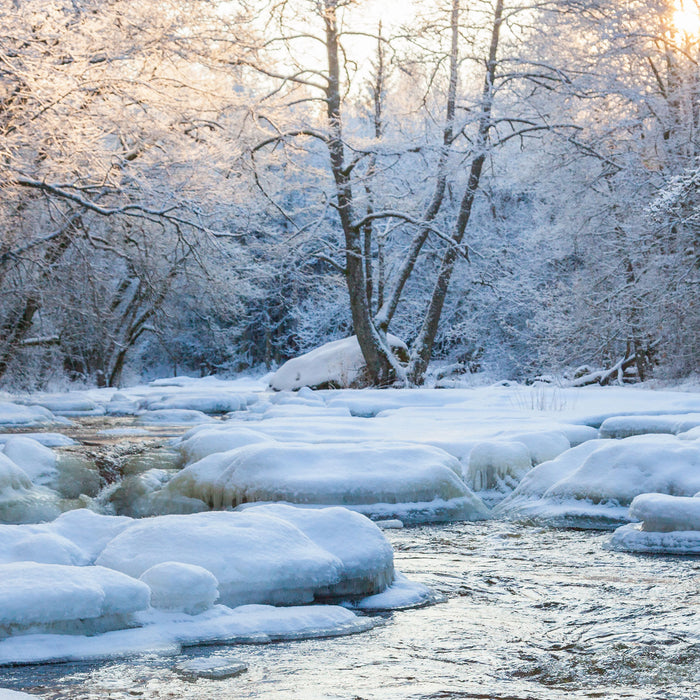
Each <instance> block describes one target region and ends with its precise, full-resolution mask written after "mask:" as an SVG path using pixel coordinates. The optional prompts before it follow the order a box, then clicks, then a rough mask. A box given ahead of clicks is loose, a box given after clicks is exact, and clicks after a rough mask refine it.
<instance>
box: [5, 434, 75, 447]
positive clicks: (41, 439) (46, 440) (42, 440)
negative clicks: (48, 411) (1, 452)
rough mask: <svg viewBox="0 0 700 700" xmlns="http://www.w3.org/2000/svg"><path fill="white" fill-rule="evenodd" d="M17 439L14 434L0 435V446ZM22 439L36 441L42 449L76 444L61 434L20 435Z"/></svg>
mask: <svg viewBox="0 0 700 700" xmlns="http://www.w3.org/2000/svg"><path fill="white" fill-rule="evenodd" d="M14 437H17V435H16V433H0V445H4V444H5V443H6V442H7V441H8V440H11V439H12V438H14ZM22 437H25V438H31V439H32V440H36V441H37V442H38V443H39V444H41V445H43V446H44V447H68V446H70V445H77V444H78V443H77V442H76V441H75V440H73V438H69V437H68V436H67V435H62V434H61V433H22Z"/></svg>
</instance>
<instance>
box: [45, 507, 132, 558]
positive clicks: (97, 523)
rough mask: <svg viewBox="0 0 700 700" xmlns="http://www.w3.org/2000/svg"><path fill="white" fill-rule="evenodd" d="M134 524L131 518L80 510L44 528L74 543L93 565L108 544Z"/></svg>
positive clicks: (64, 514)
mask: <svg viewBox="0 0 700 700" xmlns="http://www.w3.org/2000/svg"><path fill="white" fill-rule="evenodd" d="M132 523H133V520H131V518H125V517H117V516H114V515H99V514H97V513H93V512H92V511H91V510H88V509H87V508H79V509H77V510H71V511H68V512H67V513H63V514H62V515H60V516H59V517H58V518H56V520H54V521H53V522H52V523H49V524H48V525H45V526H43V527H44V528H45V529H50V531H51V532H54V533H56V534H57V535H61V536H62V537H65V538H66V539H68V540H70V541H71V542H73V543H74V544H75V545H76V546H77V547H79V548H80V550H81V551H82V552H84V553H85V555H86V556H87V557H88V561H89V562H90V563H93V562H94V561H95V559H97V557H98V556H99V554H100V553H101V552H102V550H103V549H104V548H105V546H106V545H107V543H108V542H109V541H110V540H111V539H113V538H114V537H116V536H117V535H118V534H119V533H120V532H122V531H123V530H125V529H126V528H127V527H129V525H131V524H132Z"/></svg>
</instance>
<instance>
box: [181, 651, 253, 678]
mask: <svg viewBox="0 0 700 700" xmlns="http://www.w3.org/2000/svg"><path fill="white" fill-rule="evenodd" d="M247 669H248V665H247V664H246V663H245V662H243V661H241V660H240V659H235V658H227V657H218V656H215V657H205V658H195V659H188V660H187V661H181V662H180V663H179V664H176V665H175V670H176V671H177V672H178V673H180V674H182V675H183V676H185V677H186V678H190V679H192V680H196V679H197V678H209V679H211V680H221V679H223V678H233V677H235V676H238V675H240V674H241V673H243V672H244V671H246V670H247Z"/></svg>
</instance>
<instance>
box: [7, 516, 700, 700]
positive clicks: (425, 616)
mask: <svg viewBox="0 0 700 700" xmlns="http://www.w3.org/2000/svg"><path fill="white" fill-rule="evenodd" d="M386 534H387V536H388V537H389V539H390V540H391V542H392V544H393V546H394V549H395V552H396V564H397V569H398V570H400V571H402V572H404V573H405V574H407V575H408V576H409V577H411V578H413V579H415V580H419V581H421V582H423V583H426V584H427V585H429V586H431V587H432V588H433V589H434V590H435V591H437V592H439V593H440V594H442V595H443V596H444V601H443V602H441V603H438V604H435V605H431V606H428V607H425V608H422V609H418V610H405V611H398V612H394V613H391V614H388V615H384V616H382V624H379V625H378V626H376V627H375V628H374V629H372V630H370V631H369V632H365V633H363V634H358V635H354V636H349V637H338V638H333V639H311V640H304V641H294V642H283V643H276V644H269V645H245V646H234V647H226V646H210V647H197V648H191V649H188V650H186V651H187V653H186V654H184V655H183V656H180V657H177V658H157V657H155V658H148V657H147V658H144V657H138V658H133V659H128V660H115V661H111V662H104V663H101V664H57V665H48V666H34V667H32V666H29V667H17V668H5V669H1V670H0V685H2V686H5V687H8V688H14V689H17V690H25V691H27V692H30V693H34V694H36V695H38V696H39V697H42V698H46V699H52V700H58V699H59V698H61V699H64V698H65V699H70V700H87V699H88V698H89V699H90V700H98V699H99V700H105V699H110V700H126V699H127V698H130V699H132V700H133V699H134V698H144V699H145V700H161V699H165V698H178V699H183V700H190V699H191V700H214V699H217V700H218V699H221V698H226V699H229V698H236V699H237V698H302V699H304V700H306V699H313V698H343V699H354V700H359V699H360V698H368V699H369V698H372V699H374V698H382V699H392V698H401V699H410V698H416V699H417V698H483V699H493V700H561V699H562V698H567V699H571V700H574V699H578V698H605V700H615V699H617V698H634V699H636V700H651V699H656V698H658V699H659V700H696V699H697V698H699V697H700V590H699V585H698V580H699V579H698V573H699V572H700V558H697V557H675V558H674V557H648V556H639V555H632V554H621V553H617V552H611V551H608V550H606V549H605V546H604V545H605V543H606V541H607V539H608V537H609V535H608V534H606V533H599V532H591V531H575V530H554V529H545V528H540V527H533V526H523V525H519V524H514V523H508V522H499V521H492V522H484V523H451V524H447V525H433V526H426V527H417V528H406V529H403V530H390V531H387V533H386ZM210 655H215V656H226V657H235V658H237V659H241V660H242V661H244V662H245V663H246V664H247V665H248V670H247V672H245V673H243V674H242V675H240V676H237V677H235V678H229V679H226V680H206V679H202V678H200V679H198V680H196V681H191V680H186V679H185V678H183V677H182V676H181V675H179V674H178V673H176V672H175V670H174V665H175V663H176V662H178V661H182V660H183V658H191V657H197V656H210Z"/></svg>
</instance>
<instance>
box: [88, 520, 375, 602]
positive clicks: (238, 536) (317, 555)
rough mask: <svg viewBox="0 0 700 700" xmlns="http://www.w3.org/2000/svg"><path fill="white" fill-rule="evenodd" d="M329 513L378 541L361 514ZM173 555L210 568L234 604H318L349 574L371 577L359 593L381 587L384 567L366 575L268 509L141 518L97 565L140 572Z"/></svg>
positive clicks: (342, 524) (338, 523) (223, 593)
mask: <svg viewBox="0 0 700 700" xmlns="http://www.w3.org/2000/svg"><path fill="white" fill-rule="evenodd" d="M328 517H329V518H330V519H332V520H333V521H334V527H337V528H340V529H341V531H342V529H346V530H347V531H349V532H352V533H353V534H354V536H355V537H357V539H358V540H360V538H361V537H362V542H363V543H364V546H367V547H368V548H369V549H372V548H373V547H376V541H375V540H372V539H368V536H367V534H366V533H362V532H361V530H360V529H359V528H358V526H357V524H356V521H355V515H354V514H352V513H350V512H347V513H346V514H345V515H343V514H339V513H335V514H331V516H328ZM312 529H313V528H312ZM373 542H374V544H373ZM357 546H358V547H362V546H363V544H361V543H358V544H357ZM348 548H350V545H349V544H348ZM370 558H371V556H370ZM166 561H178V562H181V563H184V564H192V565H195V566H201V567H202V568H204V569H206V570H208V571H210V572H211V573H212V574H213V575H214V576H215V577H216V579H217V580H218V582H219V594H220V597H221V602H222V603H224V604H225V605H229V606H234V605H243V604H246V603H269V604H284V605H295V604H300V603H310V602H312V601H313V600H314V596H315V595H317V594H323V593H326V592H328V591H333V590H334V587H336V586H338V584H343V583H344V581H343V576H344V574H345V575H352V576H353V577H355V578H360V579H362V580H363V581H364V583H363V584H362V586H359V588H361V590H358V591H356V592H357V594H358V595H359V594H361V593H362V592H364V591H366V593H365V595H367V594H370V593H375V592H377V591H376V586H375V583H374V580H375V578H376V577H377V575H378V574H377V572H375V571H373V570H370V569H369V568H367V569H365V570H364V576H362V575H361V574H362V573H363V572H362V571H361V570H360V568H359V565H358V567H355V568H352V567H350V568H347V567H345V566H344V565H343V562H342V561H341V560H340V559H339V558H338V557H337V556H335V555H334V554H332V553H331V552H329V551H328V550H327V549H325V548H324V547H323V546H322V545H321V544H319V543H316V542H315V541H313V540H312V539H311V538H309V537H308V536H307V535H306V534H304V533H303V532H302V531H301V530H300V529H299V528H298V527H295V525H293V524H292V523H291V522H289V521H288V520H284V519H282V518H281V517H277V516H276V515H274V516H273V515H272V514H271V513H269V512H268V513H265V512H264V511H262V510H260V509H251V510H248V511H244V512H235V513H230V512H217V513H198V514H194V515H165V516H160V517H156V518H150V519H148V520H144V521H138V522H135V523H134V524H133V525H132V526H131V527H129V528H128V529H127V530H125V531H124V532H122V533H121V534H120V535H117V536H116V537H115V538H114V539H113V540H112V541H111V542H109V544H108V545H107V546H106V547H105V549H104V551H103V552H102V554H101V555H100V556H99V557H98V559H97V562H96V563H97V564H98V565H102V566H108V567H110V568H114V569H117V570H119V571H122V572H123V573H126V574H128V575H130V576H133V577H135V578H136V577H138V576H141V574H143V573H144V572H145V571H146V570H147V569H150V568H151V567H152V566H154V565H156V564H161V563H164V562H166ZM353 585H354V584H353ZM341 588H342V586H341Z"/></svg>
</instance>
